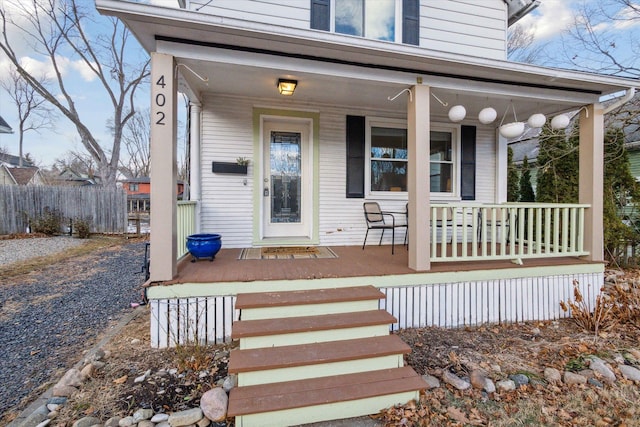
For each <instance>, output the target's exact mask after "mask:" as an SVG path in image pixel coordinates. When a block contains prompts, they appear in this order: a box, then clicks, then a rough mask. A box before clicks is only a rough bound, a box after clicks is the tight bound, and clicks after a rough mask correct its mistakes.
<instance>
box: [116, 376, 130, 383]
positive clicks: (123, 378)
mask: <svg viewBox="0 0 640 427" xmlns="http://www.w3.org/2000/svg"><path fill="white" fill-rule="evenodd" d="M127 379H128V377H127V376H126V375H124V376H122V377H120V378H117V379H115V380H113V382H114V383H115V384H124V383H126V382H127Z"/></svg>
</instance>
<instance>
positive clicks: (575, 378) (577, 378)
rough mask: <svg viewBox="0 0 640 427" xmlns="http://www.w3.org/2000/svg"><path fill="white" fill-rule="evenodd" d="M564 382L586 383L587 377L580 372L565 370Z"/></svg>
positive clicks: (569, 383)
mask: <svg viewBox="0 0 640 427" xmlns="http://www.w3.org/2000/svg"><path fill="white" fill-rule="evenodd" d="M564 382H565V384H568V385H573V384H586V383H587V378H586V377H583V376H582V375H580V374H575V373H573V372H569V371H565V372H564Z"/></svg>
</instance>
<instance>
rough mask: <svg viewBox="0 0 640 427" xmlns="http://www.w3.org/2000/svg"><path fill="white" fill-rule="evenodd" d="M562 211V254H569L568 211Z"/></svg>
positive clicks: (563, 209) (564, 209)
mask: <svg viewBox="0 0 640 427" xmlns="http://www.w3.org/2000/svg"><path fill="white" fill-rule="evenodd" d="M561 209H562V242H561V243H562V252H569V209H568V208H561Z"/></svg>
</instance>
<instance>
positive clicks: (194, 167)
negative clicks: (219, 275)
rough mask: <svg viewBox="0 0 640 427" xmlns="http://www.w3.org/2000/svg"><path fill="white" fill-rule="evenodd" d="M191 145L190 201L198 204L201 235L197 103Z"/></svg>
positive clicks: (198, 112)
mask: <svg viewBox="0 0 640 427" xmlns="http://www.w3.org/2000/svg"><path fill="white" fill-rule="evenodd" d="M190 104H191V109H190V111H191V129H190V134H191V141H190V143H191V145H190V152H189V158H190V162H189V166H190V167H191V173H190V174H189V176H190V178H191V179H190V182H189V186H190V187H191V194H190V200H193V201H195V202H196V218H195V220H196V224H195V225H196V233H200V231H201V229H200V200H201V197H202V196H201V193H202V190H201V187H200V183H201V181H200V176H201V174H200V173H201V169H202V165H201V164H200V120H201V119H200V118H201V117H202V114H201V112H202V108H201V105H200V104H199V103H197V102H191V103H190Z"/></svg>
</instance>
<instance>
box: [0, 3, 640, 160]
mask: <svg viewBox="0 0 640 427" xmlns="http://www.w3.org/2000/svg"><path fill="white" fill-rule="evenodd" d="M147 1H151V2H153V3H157V4H161V5H164V6H168V5H175V4H177V0H147ZM477 1H485V0H477ZM80 2H81V3H84V2H86V4H89V5H93V0H80ZM8 3H9V2H6V3H4V4H5V5H7V4H8ZM598 4H602V1H601V0H541V1H540V6H539V7H538V8H537V9H535V10H534V11H533V12H532V13H531V14H529V15H527V16H526V17H524V18H523V19H521V20H520V21H519V24H521V25H524V26H525V27H526V28H528V29H529V31H531V32H533V34H534V37H535V40H536V42H537V43H547V46H546V48H545V49H546V50H554V49H558V46H560V36H561V34H562V32H563V31H564V30H565V28H567V27H569V26H570V25H571V24H572V23H573V19H574V11H575V10H576V9H577V8H579V7H582V6H583V5H586V6H588V7H589V6H595V5H598ZM611 12H617V13H624V11H617V10H611ZM103 19H104V18H103ZM638 21H640V20H636V25H635V26H631V25H628V24H629V21H627V22H626V24H627V25H623V24H621V23H620V22H617V23H613V22H603V23H600V24H599V26H598V27H597V28H596V29H597V30H598V31H604V32H608V33H610V34H611V35H613V36H615V37H616V40H620V41H621V42H622V41H624V40H629V39H631V37H632V36H633V37H635V40H638V39H640V25H638V24H639V23H638ZM10 36H12V37H13V39H12V40H13V42H12V44H13V47H14V50H16V52H17V53H18V54H19V56H20V57H22V60H23V61H24V63H25V64H29V67H30V69H32V70H34V69H38V70H42V71H43V72H46V70H47V69H48V68H49V67H48V65H47V64H46V62H43V61H42V59H41V57H38V56H37V55H35V54H34V53H33V50H32V48H31V47H30V46H29V43H28V42H27V41H26V40H21V39H18V38H16V36H17V34H10ZM636 43H637V42H636ZM617 48H618V50H620V49H624V47H623V43H620V46H618V47H617ZM579 59H580V58H579ZM584 60H585V61H587V60H589V61H591V60H592V58H586V57H585V58H584ZM63 61H64V64H65V67H64V73H65V78H66V79H67V80H68V81H69V82H71V83H70V84H69V86H68V89H69V91H70V92H71V93H72V94H73V96H74V99H75V102H76V104H77V107H78V110H79V111H81V117H82V118H83V121H84V122H85V123H86V124H87V125H88V127H89V128H90V129H91V130H92V132H93V133H94V134H95V135H96V136H97V138H98V139H99V140H100V141H101V142H104V144H103V146H104V147H109V146H110V145H111V141H112V139H111V136H110V134H109V132H108V130H107V126H106V124H107V119H108V118H109V114H108V110H109V108H108V106H107V108H105V107H103V105H104V104H103V103H104V98H103V96H104V94H103V89H102V88H101V87H100V85H99V83H98V82H97V80H96V78H95V76H94V75H92V74H91V73H89V72H88V70H87V69H86V66H84V65H83V64H82V63H80V62H78V61H76V60H74V59H73V58H63ZM545 65H555V64H549V63H546V64H545ZM7 67H8V60H7V58H5V57H4V54H3V53H0V78H2V77H3V76H6V73H7V70H8V68H7ZM137 104H138V106H139V107H141V108H147V107H148V105H149V93H148V90H147V89H146V88H144V89H143V90H141V91H140V93H139V94H138V97H137ZM0 116H2V117H3V118H4V119H5V120H6V121H7V122H8V123H9V125H10V126H12V127H13V128H14V130H15V129H16V128H17V110H16V107H15V105H14V104H13V102H12V100H11V99H10V97H9V96H8V95H7V94H6V93H5V92H4V91H3V90H2V89H0ZM0 148H4V149H7V150H8V151H9V153H11V154H14V155H17V154H18V149H19V147H18V134H17V132H16V133H14V134H0ZM70 150H74V151H82V152H84V151H85V150H84V147H82V145H81V144H80V142H79V137H78V135H77V132H76V129H75V127H74V126H73V125H72V124H71V123H70V122H69V121H68V120H66V119H65V118H64V117H58V119H57V120H56V129H55V130H54V131H43V132H41V133H36V132H35V131H29V132H27V133H26V134H25V142H24V147H23V151H24V152H25V153H30V154H31V155H32V157H33V158H35V160H36V163H37V164H38V165H39V166H41V167H45V168H48V167H50V166H51V165H52V164H53V163H54V161H55V159H57V158H67V157H68V156H67V154H66V153H67V152H68V151H70Z"/></svg>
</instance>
